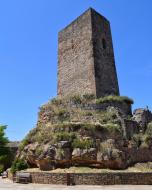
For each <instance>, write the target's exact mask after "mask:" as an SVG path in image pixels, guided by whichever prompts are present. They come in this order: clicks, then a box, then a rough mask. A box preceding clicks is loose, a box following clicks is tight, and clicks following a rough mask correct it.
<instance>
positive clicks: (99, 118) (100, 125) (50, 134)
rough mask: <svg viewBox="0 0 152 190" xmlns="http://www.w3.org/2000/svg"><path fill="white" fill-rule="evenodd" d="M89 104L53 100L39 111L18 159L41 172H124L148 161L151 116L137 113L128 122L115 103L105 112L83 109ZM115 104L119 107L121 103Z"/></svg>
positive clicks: (142, 111) (151, 142) (151, 143)
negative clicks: (78, 168)
mask: <svg viewBox="0 0 152 190" xmlns="http://www.w3.org/2000/svg"><path fill="white" fill-rule="evenodd" d="M87 98H88V97H87ZM89 98H90V97H89ZM89 98H88V99H89ZM88 99H87V100H86V99H85V100H84V99H80V98H79V97H74V98H73V99H69V100H67V99H65V100H60V99H54V100H52V102H50V103H48V104H47V105H45V106H42V108H41V110H40V113H39V118H38V123H37V127H36V128H35V129H33V130H31V131H30V133H29V134H28V135H27V137H26V138H25V139H24V141H23V142H22V143H23V144H24V148H23V149H22V150H21V151H19V153H18V155H17V158H19V159H24V160H26V162H27V163H28V164H29V165H30V166H31V167H39V168H40V169H41V170H52V169H54V168H60V167H62V168H64V167H70V166H90V167H97V168H111V169H124V168H127V167H128V166H130V165H132V164H134V163H137V162H147V161H152V156H151V155H152V154H150V153H151V152H152V138H151V131H152V129H151V128H152V125H149V123H150V122H151V121H152V120H151V119H152V114H151V112H150V111H149V110H145V109H139V110H135V111H134V114H133V116H132V114H129V115H127V114H126V112H125V113H124V112H123V110H122V109H120V108H119V107H118V106H116V105H117V104H116V103H115V104H113V105H115V106H114V107H113V106H112V104H111V97H110V104H109V106H107V107H106V108H105V109H104V110H102V109H96V108H93V107H91V108H89V107H86V105H93V104H92V103H93V102H95V100H94V99H92V100H90V99H89V100H88ZM116 99H117V98H116ZM102 101H103V100H100V103H101V102H102ZM118 101H119V104H121V101H122V98H121V101H120V100H119V98H118ZM125 101H126V98H125ZM128 101H129V100H128ZM88 102H89V103H90V104H88ZM80 105H81V107H80ZM98 105H100V104H98ZM147 127H148V129H147ZM141 129H142V130H141Z"/></svg>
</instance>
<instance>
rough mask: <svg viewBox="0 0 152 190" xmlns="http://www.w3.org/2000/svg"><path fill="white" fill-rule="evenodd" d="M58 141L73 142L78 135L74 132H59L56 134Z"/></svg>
mask: <svg viewBox="0 0 152 190" xmlns="http://www.w3.org/2000/svg"><path fill="white" fill-rule="evenodd" d="M54 135H55V139H56V141H69V142H72V141H73V140H74V139H75V138H76V134H75V133H74V132H71V133H68V132H65V131H63V132H57V133H55V134H54Z"/></svg>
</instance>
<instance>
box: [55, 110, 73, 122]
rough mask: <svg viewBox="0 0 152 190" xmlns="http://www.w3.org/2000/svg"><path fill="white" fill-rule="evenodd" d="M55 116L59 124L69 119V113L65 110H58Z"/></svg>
mask: <svg viewBox="0 0 152 190" xmlns="http://www.w3.org/2000/svg"><path fill="white" fill-rule="evenodd" d="M57 115H58V120H59V121H61V122H63V121H65V120H68V119H69V117H70V115H69V113H68V112H67V110H65V109H60V110H58V113H57Z"/></svg>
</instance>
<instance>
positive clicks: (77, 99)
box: [70, 95, 82, 104]
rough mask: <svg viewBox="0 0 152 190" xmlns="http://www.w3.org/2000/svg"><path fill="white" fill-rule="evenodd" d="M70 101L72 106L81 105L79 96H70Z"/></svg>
mask: <svg viewBox="0 0 152 190" xmlns="http://www.w3.org/2000/svg"><path fill="white" fill-rule="evenodd" d="M70 99H71V101H72V102H73V103H74V104H81V103H82V97H81V96H80V95H75V96H72V97H70Z"/></svg>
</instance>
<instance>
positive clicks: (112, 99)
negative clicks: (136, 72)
mask: <svg viewBox="0 0 152 190" xmlns="http://www.w3.org/2000/svg"><path fill="white" fill-rule="evenodd" d="M106 102H126V103H128V104H133V103H134V101H133V100H132V99H131V98H128V97H127V96H105V97H103V98H99V99H97V100H96V103H97V104H102V103H106Z"/></svg>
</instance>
